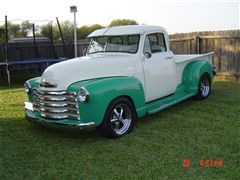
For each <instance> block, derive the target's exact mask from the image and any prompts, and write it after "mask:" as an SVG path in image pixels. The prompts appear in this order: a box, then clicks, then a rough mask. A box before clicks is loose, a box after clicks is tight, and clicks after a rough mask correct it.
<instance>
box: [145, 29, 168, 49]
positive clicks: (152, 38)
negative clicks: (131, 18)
mask: <svg viewBox="0 0 240 180" xmlns="http://www.w3.org/2000/svg"><path fill="white" fill-rule="evenodd" d="M148 37H149V38H148V39H149V44H150V47H151V52H152V53H157V52H165V51H167V47H166V43H165V39H164V35H163V34H162V33H155V34H149V35H148Z"/></svg>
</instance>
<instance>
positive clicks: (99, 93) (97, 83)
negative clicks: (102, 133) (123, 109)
mask: <svg viewBox="0 0 240 180" xmlns="http://www.w3.org/2000/svg"><path fill="white" fill-rule="evenodd" d="M80 87H84V88H85V89H86V90H87V91H88V92H89V100H88V101H87V102H79V104H78V106H79V110H80V118H81V121H82V122H90V121H94V122H95V123H96V125H100V124H101V122H102V120H103V118H104V114H105V112H106V109H107V107H108V105H109V103H110V102H111V101H112V100H113V99H115V98H117V97H119V96H125V97H128V98H129V99H130V100H131V101H132V103H133V105H134V106H135V110H136V113H137V116H138V117H142V116H144V115H145V109H144V105H145V100H144V90H143V87H142V84H141V82H140V81H139V80H138V79H136V78H134V77H108V78H100V79H93V80H87V81H80V82H76V83H73V84H71V85H70V86H69V87H68V91H69V92H77V91H78V90H79V89H80Z"/></svg>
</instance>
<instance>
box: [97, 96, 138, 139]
mask: <svg viewBox="0 0 240 180" xmlns="http://www.w3.org/2000/svg"><path fill="white" fill-rule="evenodd" d="M135 119H136V115H135V111H134V107H133V105H132V103H131V101H129V100H128V99H127V98H125V97H119V98H117V99H115V100H113V101H112V102H111V103H110V104H109V106H108V108H107V111H106V113H105V116H104V119H103V122H102V124H101V125H100V126H98V128H97V129H98V131H99V132H100V133H101V134H102V135H103V136H104V137H107V138H119V137H122V136H124V135H126V134H128V133H130V132H131V130H132V128H133V125H134V122H135Z"/></svg>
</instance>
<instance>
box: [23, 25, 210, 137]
mask: <svg viewBox="0 0 240 180" xmlns="http://www.w3.org/2000/svg"><path fill="white" fill-rule="evenodd" d="M89 37H90V38H91V42H90V44H89V47H88V50H87V53H86V56H84V57H78V58H75V59H71V60H67V61H64V62H60V63H57V64H54V65H52V66H50V67H48V68H47V69H46V70H45V71H44V72H43V74H42V76H41V77H37V78H34V79H30V80H28V81H27V82H26V83H25V84H24V88H25V91H26V92H27V94H28V101H27V102H25V115H26V119H28V120H29V121H31V122H33V123H37V124H41V125H45V126H53V127H65V128H78V129H82V128H84V127H90V126H95V127H97V130H98V131H99V132H100V133H101V134H102V135H103V136H105V137H109V138H118V137H122V136H124V135H126V134H128V133H129V132H131V130H132V128H133V126H134V122H135V120H136V119H137V118H140V117H143V116H145V115H147V114H153V113H156V112H159V111H161V110H163V109H165V108H167V107H169V106H172V105H174V104H176V103H178V102H180V101H183V100H185V99H187V98H190V97H195V98H197V99H200V100H202V99H205V98H207V97H208V96H209V94H210V92H211V81H212V77H213V65H212V53H208V54H201V55H174V54H173V53H172V51H171V50H170V48H169V39H168V34H167V32H166V30H165V29H164V28H162V27H159V26H148V25H134V26H118V27H110V28H104V29H100V30H96V31H94V32H93V33H91V34H90V35H89Z"/></svg>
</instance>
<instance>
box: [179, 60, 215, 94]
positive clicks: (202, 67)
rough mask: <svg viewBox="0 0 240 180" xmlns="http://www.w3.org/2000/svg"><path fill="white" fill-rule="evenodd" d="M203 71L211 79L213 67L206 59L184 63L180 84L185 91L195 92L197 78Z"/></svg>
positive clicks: (196, 89)
mask: <svg viewBox="0 0 240 180" xmlns="http://www.w3.org/2000/svg"><path fill="white" fill-rule="evenodd" d="M204 73H207V74H208V75H209V77H210V78H211V79H212V77H213V67H212V65H211V64H209V63H208V62H207V61H204V60H202V61H193V62H191V63H189V64H187V65H186V67H185V69H184V71H183V76H182V78H183V79H182V84H183V86H184V87H185V90H186V92H187V93H194V94H197V92H198V83H199V79H200V77H201V76H202V75H203V74H204Z"/></svg>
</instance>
